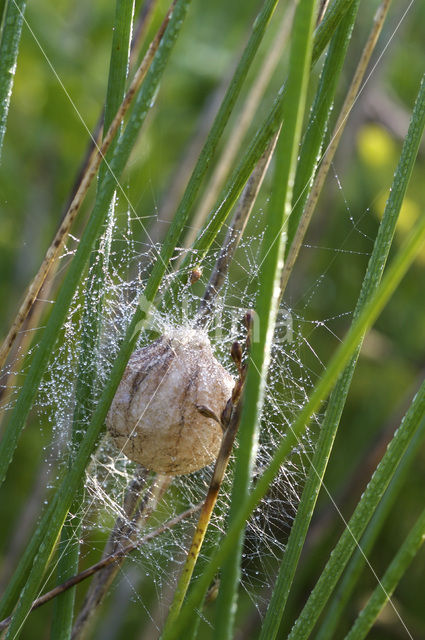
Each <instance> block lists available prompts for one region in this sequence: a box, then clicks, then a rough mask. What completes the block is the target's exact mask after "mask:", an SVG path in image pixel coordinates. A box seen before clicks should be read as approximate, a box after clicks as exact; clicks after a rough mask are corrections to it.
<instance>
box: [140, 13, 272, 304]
mask: <svg viewBox="0 0 425 640" xmlns="http://www.w3.org/2000/svg"><path fill="white" fill-rule="evenodd" d="M276 5H277V0H267V1H266V2H265V3H264V5H263V9H262V10H261V12H260V13H259V15H258V16H257V18H256V20H255V22H254V25H253V27H252V32H251V36H250V38H249V41H248V44H247V46H246V47H245V50H244V52H243V54H242V57H241V59H240V61H239V64H238V66H237V68H236V71H235V73H234V75H233V78H232V80H231V82H230V85H229V88H228V90H227V91H226V95H225V96H224V99H223V102H222V104H221V106H220V109H219V111H218V113H217V116H216V117H215V119H214V122H213V125H212V127H211V130H210V132H209V134H208V138H207V140H206V142H205V145H204V147H203V149H202V151H201V153H200V155H199V158H198V161H197V163H196V166H195V168H194V170H193V172H192V175H191V177H190V180H189V183H188V185H187V187H186V189H185V192H184V194H183V197H182V200H181V202H180V204H179V206H178V209H177V211H176V213H175V216H174V221H179V224H178V225H177V224H173V225H172V226H171V227H170V230H169V232H168V234H167V237H166V239H165V242H164V245H163V247H162V253H161V256H162V262H161V261H158V262H157V263H156V264H155V267H154V270H153V274H152V275H153V276H154V277H155V278H156V279H157V280H158V281H159V278H162V275H163V264H164V263H167V264H168V262H169V260H170V258H171V256H172V252H173V251H174V248H175V247H176V245H177V243H178V240H179V238H180V236H181V233H182V231H183V228H184V225H185V223H186V221H187V218H188V216H189V212H190V209H191V207H192V205H193V203H194V201H195V198H196V196H197V195H198V193H199V189H200V187H201V184H202V180H203V178H204V177H205V174H206V172H207V170H208V167H209V165H210V162H211V159H212V157H213V155H214V153H215V151H216V149H217V145H218V142H219V140H220V138H221V135H222V133H223V130H224V128H225V126H226V124H227V122H228V120H229V117H230V115H231V113H232V111H233V108H234V106H235V103H236V100H237V98H238V96H239V93H240V91H241V88H242V85H243V83H244V81H245V79H246V76H247V73H248V71H249V69H250V67H251V64H252V61H253V59H254V56H255V54H256V53H257V51H258V47H259V46H260V44H261V41H262V39H263V36H264V33H265V30H266V28H267V25H268V23H269V21H270V18H271V17H272V15H273V12H274V10H275V8H276ZM266 146H267V145H266ZM264 149H265V147H264ZM260 155H261V154H260ZM254 166H255V162H254V164H253V165H252V168H254ZM246 179H248V176H247V178H246ZM243 184H244V183H243ZM243 184H242V186H243ZM241 188H242V187H241ZM229 210H230V209H226V211H227V213H228V212H229ZM209 235H210V234H209ZM183 268H184V267H183ZM179 286H180V280H179V281H178V282H177V281H176V283H175V284H174V287H173V289H172V291H175V289H176V287H179ZM155 293H156V291H155ZM145 295H146V297H147V298H148V300H151V299H152V298H151V296H150V295H147V294H145ZM169 295H170V294H169Z"/></svg>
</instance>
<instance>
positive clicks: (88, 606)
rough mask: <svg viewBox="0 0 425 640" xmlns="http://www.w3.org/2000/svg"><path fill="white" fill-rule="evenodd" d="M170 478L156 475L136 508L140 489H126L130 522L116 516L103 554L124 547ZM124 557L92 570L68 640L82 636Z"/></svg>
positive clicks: (124, 555) (146, 518)
mask: <svg viewBox="0 0 425 640" xmlns="http://www.w3.org/2000/svg"><path fill="white" fill-rule="evenodd" d="M171 481H172V477H171V476H165V475H158V476H157V477H156V478H155V480H154V482H153V484H152V485H151V487H149V490H148V492H147V494H146V495H145V496H144V498H143V499H142V503H141V505H140V507H139V509H138V510H137V511H136V506H137V501H138V498H140V491H139V492H137V489H136V491H135V493H133V491H130V492H129V493H128V494H127V497H128V498H129V497H130V496H131V498H132V499H130V500H128V502H129V504H128V505H127V508H126V516H128V517H129V518H131V516H133V518H132V519H131V521H130V522H126V521H125V520H122V519H121V518H119V519H118V520H117V522H116V524H115V527H114V530H113V532H112V534H111V536H110V538H109V540H108V542H107V544H106V547H105V550H104V553H103V556H104V558H108V557H110V556H111V555H112V554H114V553H116V552H117V551H118V550H120V549H122V548H125V546H126V543H127V541H128V540H129V539H130V540H131V538H133V537H134V536H135V535H137V531H138V530H139V529H140V528H141V527H142V526H143V525H144V524H145V523H146V522H147V520H148V518H149V516H150V515H151V514H152V513H153V511H154V510H155V509H156V507H157V505H158V503H159V502H160V500H161V499H162V496H163V495H164V493H165V491H166V490H167V488H168V487H169V485H170V482H171ZM136 482H137V480H136ZM125 557H126V554H122V555H120V556H119V557H118V558H116V561H115V562H114V563H113V564H112V563H108V565H107V566H105V567H104V568H103V569H102V570H101V571H99V572H97V573H96V576H95V577H94V579H93V581H92V583H91V585H90V588H89V590H88V592H87V595H86V597H85V599H84V603H83V606H82V607H81V610H80V611H79V613H78V616H77V619H76V620H75V624H74V627H73V629H72V636H71V637H72V640H77V638H81V637H82V636H84V634H85V632H86V630H87V627H88V625H89V623H90V622H91V620H92V617H93V616H94V614H95V613H96V610H97V609H98V607H99V606H100V604H101V603H102V601H103V598H104V597H105V595H106V594H107V592H108V589H109V587H110V586H111V584H112V582H113V581H114V579H115V577H116V575H117V573H118V572H119V570H120V568H121V566H122V563H123V562H124V560H125Z"/></svg>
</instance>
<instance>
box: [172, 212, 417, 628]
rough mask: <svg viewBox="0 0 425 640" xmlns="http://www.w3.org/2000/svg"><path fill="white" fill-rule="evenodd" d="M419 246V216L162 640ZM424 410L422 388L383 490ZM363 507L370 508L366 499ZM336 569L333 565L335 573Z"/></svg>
mask: <svg viewBox="0 0 425 640" xmlns="http://www.w3.org/2000/svg"><path fill="white" fill-rule="evenodd" d="M424 241H425V216H423V217H422V218H421V219H420V220H419V221H418V222H417V224H416V225H415V226H414V228H413V229H412V232H411V233H410V235H409V237H408V238H407V240H406V241H405V242H404V244H403V245H402V247H401V248H400V250H399V252H398V254H397V256H396V257H395V259H394V261H393V263H392V264H391V266H390V267H389V269H388V271H387V273H386V275H385V276H384V278H383V279H382V282H381V284H380V286H379V287H378V289H377V290H376V292H375V293H374V295H373V296H372V298H371V299H370V301H369V302H368V303H367V305H366V307H365V308H364V309H363V311H362V312H361V313H360V315H359V316H358V318H357V319H356V320H355V321H354V322H353V324H352V325H351V327H350V329H349V331H348V333H347V335H346V338H345V340H344V341H343V342H342V343H341V345H340V346H339V348H338V350H337V351H336V353H335V355H334V356H333V357H332V359H331V361H330V362H329V364H328V366H327V368H326V371H325V372H324V373H323V375H322V376H321V378H320V380H319V382H318V383H317V385H316V387H315V388H314V390H313V393H312V394H311V396H310V398H309V400H308V402H307V403H306V404H305V405H304V407H303V408H302V409H301V411H300V412H299V414H298V416H297V418H296V419H295V421H294V423H293V425H292V430H291V431H290V432H288V434H287V435H286V437H285V438H284V439H283V440H282V441H281V443H280V445H279V447H278V448H277V450H276V452H275V454H274V456H273V458H272V460H271V461H270V463H269V465H268V466H267V467H266V468H265V469H264V470H263V473H262V475H261V477H260V478H259V479H258V482H257V484H256V486H255V488H254V489H253V491H252V492H251V493H250V495H249V496H248V498H247V499H246V500H245V501H243V502H242V501H241V504H240V508H239V511H238V513H237V515H236V516H235V518H234V521H233V524H232V526H231V527H230V528H229V530H228V532H227V534H226V536H225V538H224V539H223V540H222V542H221V545H220V547H219V548H218V549H217V550H216V552H215V553H214V554H213V556H212V557H211V561H210V563H209V565H208V566H207V567H206V569H205V571H204V573H203V575H202V576H201V577H200V578H199V579H198V581H197V583H196V584H195V585H194V588H193V591H192V592H191V594H190V595H189V597H188V598H187V600H186V603H185V604H184V606H183V607H182V609H181V612H180V616H179V618H178V619H177V620H176V623H175V626H174V628H173V630H172V631H170V633H169V634H167V636H164V639H163V640H174V639H176V638H180V637H181V633H182V631H183V630H184V629H185V627H186V625H187V624H188V622H189V620H190V619H191V617H192V615H193V610H194V609H195V608H196V607H197V606H198V605H199V603H200V602H201V601H202V599H203V596H204V593H205V591H206V589H207V588H208V586H209V584H210V582H211V580H212V579H213V578H214V576H215V574H216V571H217V569H218V567H220V566H221V565H222V564H223V562H224V561H225V560H226V559H227V558H228V557H229V556H230V555H231V553H232V552H233V550H234V546H235V543H236V541H237V540H238V538H239V535H240V531H241V530H242V528H244V526H245V523H246V520H247V518H249V516H250V514H251V513H252V511H253V510H254V509H255V507H256V506H257V505H258V503H259V502H260V500H261V498H263V496H264V495H265V494H266V493H267V491H268V489H269V486H270V484H271V483H272V481H273V479H274V477H275V476H276V475H277V474H278V473H279V470H280V467H281V465H282V464H283V463H284V461H285V459H286V458H287V456H288V455H289V454H290V452H291V450H292V449H293V447H294V446H296V445H297V442H298V440H299V438H300V437H301V435H302V434H303V433H304V432H305V429H306V428H307V425H308V423H309V421H310V419H311V417H312V415H313V414H314V412H315V411H317V410H318V409H319V407H320V405H321V403H322V402H323V401H324V399H325V398H326V396H327V395H328V394H329V392H330V391H331V389H332V388H333V386H334V384H335V381H336V380H337V378H338V376H339V375H340V374H341V372H342V371H343V368H344V366H345V365H346V364H347V362H348V361H349V359H350V358H351V357H352V356H353V354H354V352H355V351H356V349H357V345H358V343H359V341H360V339H361V338H362V336H363V335H364V334H365V332H366V331H367V330H368V329H369V328H370V327H371V326H372V324H373V323H374V321H375V320H376V318H377V317H378V315H379V313H380V312H381V311H382V309H383V308H384V306H385V304H386V303H387V302H388V300H389V299H390V297H391V295H392V294H393V293H394V291H395V290H396V288H397V286H398V285H399V283H400V281H401V280H402V278H403V276H404V275H405V273H406V271H407V270H408V268H409V266H410V265H411V264H412V262H413V260H414V259H415V257H416V256H417V255H418V253H419V251H420V250H421V249H422V246H423V244H424ZM424 409H425V384H424V385H423V387H422V388H421V392H420V393H418V395H417V396H416V398H415V402H414V404H413V405H412V407H411V410H410V411H409V414H408V420H405V421H403V424H402V427H400V429H399V430H398V432H397V440H396V442H395V439H394V440H393V442H392V443H391V445H390V447H389V449H388V451H387V453H386V457H385V471H384V477H385V482H384V484H385V486H387V484H388V482H387V481H386V480H389V479H390V478H391V473H392V471H393V470H394V468H395V466H396V465H397V462H398V460H399V459H400V458H401V456H402V455H403V453H404V450H405V448H406V446H407V444H408V441H409V439H410V438H411V436H412V434H413V433H414V431H415V427H416V425H417V423H418V422H419V420H421V417H422V414H423V412H424ZM382 462H383V461H381V465H382ZM381 465H380V466H381ZM382 475H383V472H382V469H381V470H380V472H379V474H378V476H379V478H380V479H381V478H382ZM375 476H376V473H375ZM375 476H374V479H375ZM386 476H388V477H386ZM384 488H385V487H384ZM375 489H376V482H375V480H374V482H373V491H375ZM369 495H370V494H369V493H368V498H369ZM368 503H369V504H370V500H369V499H368ZM369 504H367V505H366V507H365V510H366V511H367V509H368V508H369ZM334 568H335V567H334ZM337 568H338V564H337V566H336V568H335V569H337ZM313 614H314V611H313Z"/></svg>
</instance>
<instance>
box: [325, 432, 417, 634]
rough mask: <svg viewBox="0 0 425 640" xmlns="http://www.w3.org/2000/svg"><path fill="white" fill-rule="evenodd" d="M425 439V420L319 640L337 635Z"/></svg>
mask: <svg viewBox="0 0 425 640" xmlns="http://www.w3.org/2000/svg"><path fill="white" fill-rule="evenodd" d="M424 438H425V420H422V422H421V424H420V425H419V427H418V430H417V431H416V433H415V435H414V436H413V438H412V441H411V443H410V444H409V447H408V449H407V451H406V453H405V454H404V456H403V458H402V460H401V462H400V464H399V466H398V468H397V471H396V473H395V475H394V477H393V479H392V480H391V483H390V485H389V487H388V489H387V490H386V492H385V495H384V497H383V498H382V500H381V502H380V504H379V507H378V508H377V510H376V512H375V514H374V516H373V518H372V520H371V522H370V524H369V526H368V528H367V529H366V532H365V534H364V535H363V537H362V539H361V540H360V549H357V551H356V553H355V554H354V556H353V557H352V559H351V561H350V564H349V565H348V567H347V569H346V571H345V573H344V576H343V578H342V580H341V582H340V584H339V586H338V589H337V590H336V592H335V594H334V597H333V599H332V602H331V604H330V606H329V609H328V611H327V612H326V615H325V617H324V619H323V622H322V623H321V625H320V628H319V630H318V632H317V635H316V640H330V639H331V638H332V637H333V636H334V633H335V629H336V627H337V624H338V621H339V619H340V617H341V615H342V612H343V611H344V608H345V606H346V605H347V603H348V601H349V600H350V598H351V596H352V593H353V590H354V587H355V586H356V583H357V580H358V578H359V577H360V574H361V572H362V570H363V567H364V565H365V557H368V555H369V553H370V551H371V550H372V548H373V545H374V544H375V542H376V540H377V538H378V536H379V534H380V532H381V531H382V529H383V527H384V525H385V522H386V520H387V518H388V516H389V514H390V512H391V509H392V507H393V505H394V503H395V501H396V499H397V497H398V495H399V494H400V491H401V490H402V488H403V484H404V482H405V480H406V478H407V474H408V473H409V471H410V465H411V463H412V461H413V459H414V457H415V456H416V455H417V454H418V452H419V451H420V448H421V446H423V441H424Z"/></svg>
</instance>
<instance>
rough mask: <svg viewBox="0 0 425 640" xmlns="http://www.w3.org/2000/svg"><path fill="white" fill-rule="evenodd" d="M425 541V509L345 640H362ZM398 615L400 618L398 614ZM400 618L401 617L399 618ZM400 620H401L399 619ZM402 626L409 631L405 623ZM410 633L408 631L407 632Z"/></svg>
mask: <svg viewBox="0 0 425 640" xmlns="http://www.w3.org/2000/svg"><path fill="white" fill-rule="evenodd" d="M424 541H425V509H424V510H423V511H422V513H421V515H420V516H419V518H418V519H417V521H416V522H415V524H414V525H413V527H412V529H411V530H410V533H409V535H408V536H407V538H406V540H405V541H404V542H403V544H402V546H401V547H400V549H399V550H398V551H397V553H396V555H395V556H394V559H393V560H392V562H391V564H390V565H389V567H388V569H387V570H386V572H385V574H384V576H383V578H382V580H381V581H380V584H379V585H378V586H377V587H376V588H375V590H374V592H373V593H372V595H371V597H370V599H369V601H368V603H367V604H366V606H365V607H364V609H363V610H362V611H361V612H360V614H359V616H358V618H357V620H356V621H355V623H354V625H353V627H352V629H351V630H350V632H349V633H347V635H346V636H345V638H346V640H362V639H363V638H365V637H366V636H367V634H368V632H369V630H370V629H371V628H372V625H373V623H374V622H375V620H376V618H377V617H378V616H379V614H380V613H381V611H382V609H383V608H384V606H385V605H386V603H387V602H388V601H389V600H390V598H391V596H392V594H393V593H394V590H395V588H396V587H397V584H398V583H399V582H400V580H401V578H402V577H403V575H404V573H405V572H406V570H407V569H408V567H409V565H410V564H411V562H412V560H413V559H414V557H415V556H416V554H417V553H418V551H419V549H420V548H421V546H422V545H423V543H424ZM398 617H399V618H400V616H399V614H398ZM400 620H401V618H400ZM401 621H402V620H401ZM402 622H403V621H402ZM403 626H404V628H405V629H406V631H407V632H408V633H409V631H408V629H407V627H406V625H405V624H404V622H403ZM409 635H410V633H409Z"/></svg>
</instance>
